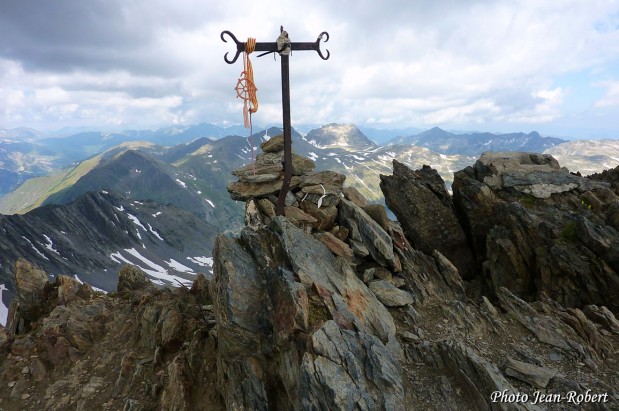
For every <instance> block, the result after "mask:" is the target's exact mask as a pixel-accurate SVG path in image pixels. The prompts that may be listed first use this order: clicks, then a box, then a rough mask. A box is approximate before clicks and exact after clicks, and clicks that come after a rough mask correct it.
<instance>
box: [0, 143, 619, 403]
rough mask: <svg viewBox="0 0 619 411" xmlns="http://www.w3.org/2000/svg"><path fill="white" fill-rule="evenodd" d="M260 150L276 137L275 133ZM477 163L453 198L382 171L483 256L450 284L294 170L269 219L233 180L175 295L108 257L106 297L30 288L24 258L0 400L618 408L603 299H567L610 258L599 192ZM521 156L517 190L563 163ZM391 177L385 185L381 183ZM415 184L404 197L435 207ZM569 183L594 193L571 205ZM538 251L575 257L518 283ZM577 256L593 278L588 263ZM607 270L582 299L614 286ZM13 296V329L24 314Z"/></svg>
mask: <svg viewBox="0 0 619 411" xmlns="http://www.w3.org/2000/svg"><path fill="white" fill-rule="evenodd" d="M270 145H271V146H267V150H271V149H273V150H275V149H277V147H278V142H277V140H273V142H270ZM271 147H273V148H271ZM503 156H504V155H503ZM489 158H490V157H488V156H487V157H486V159H485V160H484V161H486V163H480V165H479V170H478V174H475V170H476V168H474V167H472V168H471V169H470V170H469V169H467V170H464V171H463V172H461V173H460V174H459V176H460V179H459V180H458V186H457V187H454V192H456V190H457V193H458V196H459V197H456V199H455V200H456V201H455V202H454V203H453V204H454V205H453V206H451V203H450V201H451V199H450V198H449V195H448V194H446V192H443V191H441V190H439V189H438V183H439V182H438V180H436V181H434V180H433V178H432V175H433V173H432V172H430V170H428V169H426V170H424V171H423V172H421V173H418V174H416V175H413V177H412V179H413V182H412V183H411V184H409V182H407V181H405V179H403V176H404V174H405V173H402V172H400V171H399V172H398V173H397V174H399V176H398V177H397V178H402V180H401V184H400V187H401V188H400V190H405V189H406V187H411V186H413V187H415V188H414V189H415V190H418V191H419V192H422V191H423V190H424V187H425V188H428V185H427V184H425V183H423V181H426V182H430V181H434V186H435V189H434V190H432V195H434V196H435V199H443V200H445V201H446V203H441V204H444V208H445V209H446V210H455V211H452V213H453V215H452V216H451V217H449V218H450V219H452V221H457V222H459V223H460V224H461V228H462V230H463V232H464V233H465V234H466V235H467V245H469V246H470V248H469V250H470V251H471V253H472V254H471V255H473V256H474V258H475V259H474V261H473V264H474V266H476V267H483V270H481V269H480V270H479V272H478V273H477V277H474V275H475V272H474V271H473V272H472V274H471V276H472V278H470V281H466V282H465V281H464V280H463V278H462V275H461V273H460V271H459V270H458V266H457V264H455V263H454V261H451V259H450V258H449V257H448V256H447V254H446V253H447V250H445V252H443V251H442V250H441V249H440V248H438V247H435V248H428V247H427V244H424V241H425V240H419V238H422V237H423V234H424V233H420V236H419V237H416V238H417V242H415V243H413V242H412V241H409V239H407V235H408V236H411V234H410V233H411V232H414V231H408V229H407V230H405V229H404V228H403V227H401V226H400V225H399V224H398V223H396V222H393V221H390V220H389V219H388V218H386V213H385V212H384V209H381V208H380V206H376V205H372V204H368V203H367V201H366V200H365V199H364V198H363V196H360V195H359V193H358V192H355V191H354V190H349V189H345V188H343V187H342V183H343V181H344V179H343V176H341V175H338V174H335V173H329V172H318V173H313V172H309V171H305V172H304V173H302V174H300V175H298V176H297V178H298V179H299V180H298V181H299V182H302V183H299V185H298V186H297V187H295V188H293V189H291V193H290V195H289V196H288V204H287V210H286V216H275V213H274V207H275V202H274V200H275V196H276V195H277V191H274V192H272V193H269V194H260V195H256V194H255V193H256V192H259V190H253V191H247V192H245V193H244V194H242V195H243V196H245V195H246V201H247V208H246V211H247V212H246V219H247V222H248V224H247V227H246V228H245V229H243V230H242V231H241V232H240V233H239V234H238V235H232V234H220V235H219V236H218V237H217V240H216V242H215V249H214V254H213V255H214V274H213V279H212V280H207V278H205V277H203V276H199V277H198V278H197V279H196V281H195V282H194V284H193V286H192V288H191V290H188V289H186V288H179V289H176V290H169V289H160V288H156V287H154V286H152V285H150V284H148V283H147V282H146V281H144V277H143V274H141V273H140V271H139V270H136V269H134V268H129V267H126V268H124V269H123V270H122V271H121V273H120V276H121V278H120V281H119V291H118V292H116V293H113V294H110V295H102V294H100V293H96V292H93V291H92V290H91V289H88V288H87V287H86V288H81V286H79V285H78V284H77V283H75V282H74V281H73V280H72V279H70V278H68V277H65V278H60V279H56V280H55V281H54V282H50V281H49V280H46V281H45V282H44V281H43V279H44V278H43V275H41V273H38V274H37V272H36V271H35V270H34V268H29V269H28V270H27V271H28V272H31V273H33V275H32V278H30V279H29V280H28V281H21V280H20V281H18V283H19V284H23V285H24V287H27V289H28V290H30V291H29V292H28V295H30V293H31V292H33V293H34V294H33V295H37V296H40V298H37V299H35V300H33V301H31V303H32V305H31V307H32V308H33V309H30V310H28V312H29V313H30V314H29V320H28V322H27V326H28V327H27V328H23V332H22V331H18V334H15V331H14V330H8V329H4V328H2V327H0V352H2V353H7V355H6V357H4V358H3V357H2V356H0V380H2V381H8V384H0V408H5V409H13V408H17V409H41V408H44V409H52V410H53V409H86V408H87V407H88V406H90V407H95V408H97V407H98V408H99V409H110V410H112V409H113V410H116V409H127V410H150V409H163V410H201V409H233V410H270V409H286V410H301V409H311V410H357V409H359V410H380V409H384V410H408V409H424V410H425V409H428V410H542V409H552V410H571V409H579V410H580V409H583V410H601V409H619V390H618V389H617V387H619V320H618V319H617V317H616V314H617V312H616V309H615V307H614V306H613V305H612V304H608V305H607V306H604V305H602V304H601V303H593V302H592V301H590V299H587V298H585V297H584V296H586V295H587V292H590V293H592V292H593V289H594V288H595V287H599V284H598V283H596V281H602V280H603V279H604V278H606V279H607V278H610V277H608V275H610V274H612V273H613V270H614V268H613V266H612V264H611V263H612V258H614V257H613V255H614V254H613V252H614V250H615V249H616V247H615V246H614V244H615V243H614V237H613V231H612V230H613V228H612V227H611V226H609V225H607V224H606V225H605V224H604V216H605V214H603V213H605V212H606V211H607V210H608V209H609V208H610V207H611V206H612V204H611V203H609V202H608V201H607V200H609V199H610V200H612V199H613V198H614V197H613V195H615V193H613V192H612V191H611V190H610V189H609V187H608V185H607V184H603V183H599V182H594V181H592V180H591V181H587V182H582V181H580V180H579V179H581V178H582V177H579V176H571V177H566V176H563V175H561V176H554V175H553V176H552V177H551V180H552V181H575V183H574V184H576V186H574V187H571V188H567V189H566V190H565V191H562V190H563V188H561V189H557V188H556V187H550V188H548V187H543V190H541V191H540V190H538V189H537V188H536V189H533V188H531V187H529V188H527V187H525V186H527V184H525V183H524V182H525V181H527V180H526V178H525V177H526V175H524V174H523V175H521V176H519V177H518V182H519V183H518V184H516V185H511V186H509V187H506V186H505V185H503V183H502V182H501V181H504V180H502V176H503V175H505V174H509V173H510V167H505V168H503V169H501V171H496V172H495V171H493V168H492V167H491V166H490V165H491V164H492V161H493V160H492V161H490V162H488V161H487V160H488V159H489ZM516 158H517V159H520V160H518V161H524V160H522V159H523V158H525V160H526V157H522V156H520V155H519V156H516ZM529 159H530V161H531V162H532V163H533V165H535V166H536V167H533V169H535V173H534V175H535V178H533V179H532V180H530V183H531V184H529V185H531V186H535V185H537V184H554V183H549V181H550V180H546V179H545V177H544V176H545V175H544V173H545V172H547V171H548V172H550V173H556V174H561V173H564V171H561V170H560V169H557V168H556V167H555V166H554V165H553V164H554V163H553V162H552V160H551V159H548V158H546V159H544V158H543V157H540V156H533V157H529ZM510 161H512V160H509V161H507V162H503V163H502V164H507V163H509V162H510ZM526 161H529V160H526ZM535 162H538V163H543V164H535ZM302 163H305V162H304V161H302ZM525 163H526V162H525ZM484 164H486V165H484ZM488 164H490V165H488ZM519 164H521V163H519ZM521 165H522V164H521ZM525 165H526V164H525ZM482 166H483V167H482ZM537 166H540V167H537ZM476 167H477V165H476ZM499 168H500V167H499ZM524 169H525V170H526V167H524ZM547 169H552V171H549V170H547ZM496 170H498V168H496ZM265 173H266V172H265ZM266 174H268V173H266ZM525 174H526V173H525ZM252 175H253V172H252ZM256 175H258V174H256ZM420 175H421V176H422V177H421V178H420V177H419V176H420ZM497 175H499V177H501V178H498V177H497ZM486 177H488V178H489V180H486V181H489V182H491V183H492V184H491V185H489V184H487V183H485V182H484V178H486ZM256 179H257V180H261V177H257V178H256ZM557 179H558V180H557ZM387 180H389V179H387ZM512 181H515V180H512ZM251 184H265V183H264V182H260V183H257V182H252V183H251ZM302 184H307V185H305V186H304V187H309V186H312V185H313V186H318V187H319V188H320V191H312V190H314V189H308V190H306V191H303V190H302V189H303V187H301V185H302ZM321 184H322V186H323V187H324V189H325V190H324V192H323V190H322V188H323V187H320V185H321ZM571 184H572V183H568V184H567V185H568V186H569V185H571ZM327 186H330V187H329V188H327ZM396 188H397V187H390V188H389V189H387V190H386V191H388V192H389V193H390V194H389V195H390V196H397V195H398V191H397V189H396ZM527 190H528V191H527ZM583 190H584V191H583ZM548 191H551V192H552V194H551V195H550V196H549V197H547V198H545V194H544V195H542V196H541V197H544V198H539V197H535V196H534V195H533V194H532V193H541V192H544V193H546V192H548ZM239 193H240V192H239ZM436 193H439V195H437V194H436ZM527 193H529V194H527ZM587 193H588V194H587ZM305 194H307V196H306V195H305ZM385 194H387V193H385ZM425 194H428V195H430V193H425ZM425 194H423V195H420V196H419V197H418V198H416V200H415V198H412V199H411V201H434V200H432V199H431V197H424V195H425ZM233 195H234V194H233ZM311 195H315V196H314V197H310V196H311ZM329 195H330V196H331V197H330V198H328V199H327V197H328V196H329ZM399 195H400V196H404V194H403V193H399ZM465 195H467V197H465ZM574 195H582V196H583V199H584V198H596V199H599V200H600V204H597V203H595V205H594V202H592V201H591V200H588V201H590V203H585V202H584V200H583V203H579V205H578V204H576V199H575V198H578V199H579V201H580V197H575V198H574V197H573V196H574ZM593 196H594V197H593ZM321 198H322V201H320V200H321ZM603 198H604V199H606V200H602V199H603ZM422 199H425V200H422ZM523 199H524V200H523ZM476 200H479V201H476ZM519 200H520V201H519ZM308 202H309V203H311V204H312V206H311V207H307V203H308ZM325 202H326V204H325ZM589 204H590V205H591V208H589ZM577 205H578V207H580V208H576V206H577ZM598 206H599V210H602V211H600V212H598V211H596V210H597V207H598ZM459 207H460V208H459ZM467 207H468V208H467ZM583 210H584V212H583ZM310 211H313V213H311V212H310ZM319 211H320V212H324V213H322V214H319V213H318V212H319ZM442 211H445V210H442ZM427 212H430V210H429V209H428V210H427ZM301 213H304V214H305V215H304V214H301ZM552 216H555V219H552ZM566 218H572V219H573V220H574V221H577V222H578V225H575V229H576V228H577V230H579V231H575V233H576V232H577V233H579V234H578V236H579V237H578V238H577V239H575V240H574V241H573V242H577V243H578V246H575V247H573V248H565V249H562V248H561V247H568V246H566V245H565V244H564V240H566V238H565V237H561V234H560V232H559V234H558V235H556V236H554V237H553V236H552V235H551V234H550V233H552V232H553V230H557V229H559V230H560V229H561V226H555V225H554V224H557V223H558V222H561V221H562V219H566ZM570 221H571V220H570ZM402 225H403V226H404V222H402ZM409 227H411V228H412V230H415V229H417V227H416V226H415V224H411V225H410V226H409ZM483 227H485V228H486V232H485V234H483V233H484V232H483V231H482V228H483ZM472 228H474V230H472ZM482 234H483V235H484V236H485V237H484V238H481V237H476V236H481V235H482ZM508 239H509V240H510V241H511V244H512V246H509V244H510V243H509V242H508V241H507V240H508ZM550 239H552V241H551V240H550ZM419 241H421V242H419ZM536 241H539V242H536ZM545 241H546V242H545ZM440 245H441V244H438V246H440ZM481 246H483V247H482V248H480V247H481ZM546 246H548V247H552V246H556V247H559V248H557V249H550V251H548V253H556V256H557V257H558V256H561V255H562V254H561V252H566V250H568V251H570V252H572V253H573V256H572V257H571V258H572V259H571V260H565V261H563V263H562V264H563V265H560V264H556V262H555V266H554V271H552V272H550V274H551V277H549V278H550V279H552V280H553V281H555V282H556V284H557V286H558V287H559V288H552V287H551V286H550V285H552V284H554V283H550V285H548V286H547V289H538V288H535V287H539V284H540V282H539V279H538V278H537V277H536V275H537V274H536V273H537V271H536V270H537V269H538V267H542V266H543V265H541V264H540V265H539V266H536V265H528V266H526V267H527V268H528V269H529V270H528V271H526V270H521V271H518V269H517V268H518V267H519V266H518V264H516V263H518V262H519V261H520V260H519V259H521V258H522V256H524V255H531V256H533V259H532V260H527V261H538V260H536V259H539V258H541V256H543V255H547V254H542V250H543V249H544V248H543V247H546ZM510 247H512V248H510ZM527 247H529V248H530V249H529V248H527ZM562 250H563V251H562ZM506 251H507V253H506ZM526 252H530V254H526ZM562 258H563V257H562ZM539 261H546V260H543V259H540V260H539ZM549 261H550V260H549ZM577 261H580V262H583V261H584V262H586V263H587V264H588V265H587V264H584V265H580V266H575V265H574V264H575V262H577ZM477 264H479V265H477ZM510 264H511V265H510ZM536 264H538V263H536ZM595 264H598V265H599V266H600V267H603V270H602V271H600V272H602V273H603V274H599V273H598V272H596V271H593V272H591V271H586V270H588V269H589V267H591V266H595ZM579 270H582V271H579ZM24 272H26V271H24ZM529 273H532V274H529ZM543 273H544V275H546V274H547V272H546V271H544V272H543ZM566 273H567V274H568V275H570V276H571V277H565V278H564V277H562V276H563V275H565V274H566ZM586 273H589V275H590V276H591V279H590V284H593V285H591V286H590V287H591V289H590V290H588V291H587V290H586V288H585V289H584V290H583V289H579V288H577V287H580V284H583V285H582V286H583V287H586V285H585V283H584V281H585V276H586ZM592 273H593V274H592ZM598 274H599V275H598ZM527 275H529V277H527ZM552 276H556V277H552ZM604 276H606V277H604ZM28 277H30V276H28ZM37 278H38V279H37ZM482 281H487V283H489V287H482V286H481V283H482ZM579 281H581V282H582V283H579ZM605 284H606V286H607V287H608V289H607V290H603V291H600V295H605V296H610V295H612V293H613V292H616V291H617V287H616V284H615V285H614V284H612V283H611V282H607V283H605ZM41 287H42V290H43V291H40V290H41ZM561 287H562V288H561ZM613 287H614V288H613ZM523 289H524V290H525V292H523V291H522V290H523ZM551 291H552V292H554V294H553V293H552V292H551ZM604 293H605V294H604ZM24 295H25V294H24ZM584 301H588V302H587V303H586V304H585V305H583V302H584ZM22 304H23V306H24V307H26V306H28V305H27V304H28V302H27V301H21V300H18V301H17V302H16V304H15V306H20V305H22ZM38 304H45V307H46V308H45V309H40V308H37V307H38ZM14 310H15V308H11V314H10V316H11V318H14V319H15V320H13V321H12V322H11V324H14V323H15V321H17V322H23V323H24V324H26V320H25V319H24V317H23V316H22V315H21V314H20V313H19V312H18V311H14ZM579 396H580V397H579ZM585 396H588V397H585ZM95 398H96V402H95V401H94V399H95ZM585 398H588V400H586V401H583V400H584V399H585ZM510 399H511V400H510Z"/></svg>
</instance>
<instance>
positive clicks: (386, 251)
mask: <svg viewBox="0 0 619 411" xmlns="http://www.w3.org/2000/svg"><path fill="white" fill-rule="evenodd" d="M339 210H340V213H339V223H340V225H343V226H344V227H346V228H348V229H349V230H350V231H351V233H353V234H352V235H353V236H352V239H353V240H356V241H358V240H361V241H362V242H363V244H364V245H365V246H366V247H367V249H368V251H369V253H370V255H371V256H372V258H373V259H374V261H376V262H378V263H379V264H381V265H383V266H385V267H390V268H393V267H394V264H395V263H394V258H393V243H392V242H391V237H390V236H389V234H387V232H386V231H385V230H383V228H382V227H381V226H380V225H378V223H377V222H376V221H374V220H373V219H372V217H370V216H369V215H368V214H367V213H366V212H365V211H363V209H362V208H361V207H359V206H357V205H355V204H354V203H353V202H352V201H349V200H346V199H342V201H341V202H340V208H339ZM353 222H354V223H353ZM357 233H358V234H357Z"/></svg>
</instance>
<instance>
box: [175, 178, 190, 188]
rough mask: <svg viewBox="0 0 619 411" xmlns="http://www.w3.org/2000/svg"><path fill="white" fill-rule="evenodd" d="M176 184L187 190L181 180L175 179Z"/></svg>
mask: <svg viewBox="0 0 619 411" xmlns="http://www.w3.org/2000/svg"><path fill="white" fill-rule="evenodd" d="M176 182H177V183H178V184H180V185H181V186H182V187H183V188H187V184H185V183H184V182H182V181H181V180H179V179H178V178H177V179H176Z"/></svg>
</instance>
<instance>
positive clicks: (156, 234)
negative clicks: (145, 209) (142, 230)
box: [146, 223, 163, 241]
mask: <svg viewBox="0 0 619 411" xmlns="http://www.w3.org/2000/svg"><path fill="white" fill-rule="evenodd" d="M146 225H148V230H149V231H150V232H151V233H153V234H154V235H155V237H157V238H158V239H160V240H161V241H163V238H162V237H161V236H160V235H159V233H158V232H156V231H155V229H154V228H153V227H151V225H150V224H148V223H146Z"/></svg>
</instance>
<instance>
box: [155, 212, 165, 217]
mask: <svg viewBox="0 0 619 411" xmlns="http://www.w3.org/2000/svg"><path fill="white" fill-rule="evenodd" d="M161 214H163V213H162V212H161V211H157V212H156V213H155V214H153V217H157V216H158V215H161Z"/></svg>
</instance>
